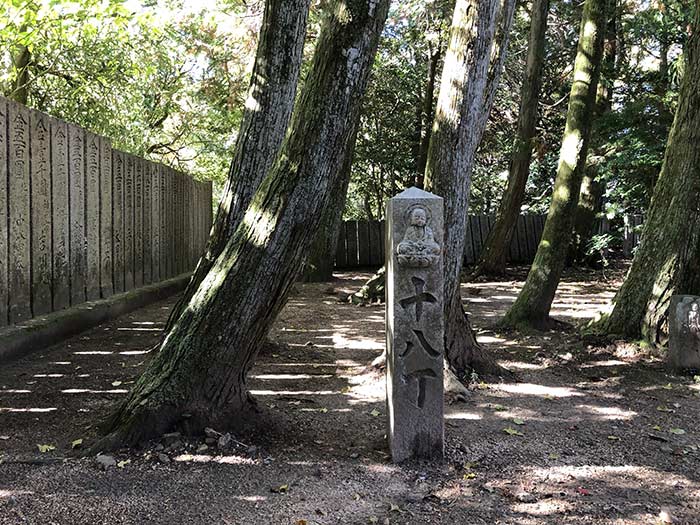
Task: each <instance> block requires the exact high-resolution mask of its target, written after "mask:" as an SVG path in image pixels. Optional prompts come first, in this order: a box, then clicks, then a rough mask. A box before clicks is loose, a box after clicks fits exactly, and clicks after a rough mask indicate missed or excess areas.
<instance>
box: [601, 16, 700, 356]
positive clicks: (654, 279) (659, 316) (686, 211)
mask: <svg viewBox="0 0 700 525" xmlns="http://www.w3.org/2000/svg"><path fill="white" fill-rule="evenodd" d="M686 53H687V57H688V61H687V66H686V70H685V74H684V78H683V81H682V87H681V91H680V95H679V99H678V109H677V110H676V117H675V120H674V122H673V125H672V126H671V131H670V133H669V137H668V142H667V145H666V154H665V156H664V162H663V165H662V167H661V174H660V175H659V180H658V182H657V183H656V186H655V188H654V196H653V198H652V201H651V207H650V208H649V214H648V219H647V220H646V223H645V226H644V233H643V235H642V243H641V245H640V246H639V249H638V250H637V253H636V254H635V256H634V260H633V261H632V267H631V268H630V271H629V273H628V275H627V278H626V279H625V282H624V284H623V285H622V287H621V288H620V291H619V292H618V293H617V295H616V296H615V299H614V301H613V305H614V307H613V310H612V312H611V313H610V315H609V317H607V318H605V319H603V320H602V322H601V323H600V324H601V328H602V329H603V330H604V331H606V332H607V333H609V334H617V335H623V336H625V337H628V338H639V337H643V338H644V339H646V340H648V341H650V342H652V343H655V344H659V343H663V342H664V341H665V338H666V334H667V331H668V327H667V317H668V307H669V303H670V300H671V295H673V294H691V295H697V294H700V208H699V206H698V203H700V148H699V147H698V144H700V9H699V10H698V11H697V12H696V17H695V21H694V23H693V27H692V36H691V37H690V39H689V41H688V44H687V48H686Z"/></svg>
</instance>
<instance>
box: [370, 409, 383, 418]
mask: <svg viewBox="0 0 700 525" xmlns="http://www.w3.org/2000/svg"><path fill="white" fill-rule="evenodd" d="M370 414H372V415H373V416H374V417H377V416H378V415H379V414H381V412H380V411H379V410H377V409H376V408H375V409H374V410H372V411H371V412H370Z"/></svg>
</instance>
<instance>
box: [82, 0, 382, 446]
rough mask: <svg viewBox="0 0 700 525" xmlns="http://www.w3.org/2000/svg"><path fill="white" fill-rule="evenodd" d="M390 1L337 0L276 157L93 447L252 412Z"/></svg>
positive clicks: (219, 423)
mask: <svg viewBox="0 0 700 525" xmlns="http://www.w3.org/2000/svg"><path fill="white" fill-rule="evenodd" d="M285 1H287V0H285ZM388 4H389V1H388V0H357V1H353V2H337V3H336V4H334V5H333V7H332V10H331V11H332V12H330V13H329V14H328V15H327V18H326V19H325V21H324V23H323V27H322V30H321V33H320V35H319V38H318V42H317V45H316V51H315V54H314V58H313V60H312V63H311V66H310V71H309V74H308V77H307V79H306V81H305V83H304V86H303V89H302V92H301V93H300V96H299V99H298V101H297V104H296V105H295V109H294V113H293V116H292V119H291V123H290V126H289V131H288V133H287V137H286V139H285V141H284V143H283V145H282V148H281V150H280V153H279V155H278V156H277V159H276V161H275V162H274V163H273V165H272V167H271V168H270V171H269V173H268V174H267V175H266V176H265V178H264V179H263V182H262V183H261V184H260V187H259V188H258V190H257V191H256V193H255V195H254V197H253V200H252V202H251V204H250V206H249V207H248V210H247V211H246V213H245V215H244V217H243V220H242V221H241V224H240V225H239V226H238V228H236V230H235V232H234V233H233V234H232V235H231V236H230V237H229V238H228V240H227V242H226V244H225V246H224V249H223V250H222V252H221V254H220V255H219V256H218V257H217V258H216V260H215V262H214V265H213V266H212V268H211V270H210V271H209V273H208V274H207V276H206V277H205V279H204V280H203V281H202V284H201V285H200V287H199V289H198V290H197V292H196V293H195V295H194V296H193V297H192V299H191V300H190V302H189V303H188V304H187V307H186V308H185V309H184V311H183V314H182V316H180V318H179V319H178V320H177V322H176V323H175V325H174V326H173V328H172V330H171V331H170V333H168V335H167V336H166V338H165V340H164V342H163V344H162V346H161V348H160V351H159V352H158V354H157V355H155V356H154V358H153V360H152V361H151V362H150V363H149V365H148V367H147V368H146V370H145V372H144V374H143V375H142V376H141V377H140V378H139V380H138V381H137V383H136V385H135V386H134V388H133V390H132V391H131V392H130V393H129V395H128V396H127V398H126V399H125V400H124V402H123V403H122V404H121V405H120V407H119V409H118V410H117V411H116V413H115V414H114V415H113V416H112V417H111V418H110V420H109V421H108V423H107V424H106V425H105V427H106V430H107V431H108V432H109V434H108V435H107V436H106V437H105V438H104V439H103V440H102V441H101V442H100V443H98V444H97V445H96V447H95V448H111V447H115V446H118V445H120V444H127V445H128V444H134V443H138V442H139V441H141V440H142V439H144V438H148V437H152V436H155V435H159V434H161V433H163V432H165V431H167V430H169V429H171V428H173V427H176V426H180V427H181V428H182V429H183V430H185V431H187V432H198V431H201V430H202V429H203V428H204V427H205V426H207V425H208V426H213V427H215V428H231V427H235V426H237V425H240V424H241V423H243V422H244V420H245V418H246V415H247V414H248V409H249V408H251V400H250V398H249V395H248V393H247V388H246V375H247V373H248V370H249V369H250V367H251V366H252V364H253V362H254V360H255V357H256V355H257V352H258V349H259V348H260V345H261V343H262V342H263V339H264V337H265V336H266V334H267V333H268V331H269V329H270V327H271V325H272V323H273V322H274V319H275V317H276V316H277V314H278V313H279V311H280V309H281V308H282V306H283V305H284V303H285V300H286V298H287V296H288V294H289V291H290V289H291V287H292V285H293V283H294V281H295V280H296V278H297V276H298V275H299V272H300V269H301V266H302V263H303V260H304V257H305V256H306V254H307V252H308V250H309V247H310V245H311V242H312V241H313V238H314V235H315V233H316V230H317V228H318V224H319V221H320V219H321V215H322V213H323V210H324V209H325V208H326V207H327V205H328V203H329V202H330V200H331V192H332V191H333V189H334V188H336V186H337V183H338V181H337V179H338V177H340V176H341V175H343V174H344V173H345V172H344V170H342V169H341V168H342V162H343V159H345V158H346V154H347V152H348V150H349V149H350V148H351V147H352V138H353V134H354V130H353V123H354V122H356V115H357V113H358V112H359V109H360V105H361V98H362V95H363V93H364V90H365V87H366V84H367V77H368V75H369V71H370V69H371V64H372V60H373V58H374V54H375V52H376V49H377V44H378V41H379V37H380V34H381V32H382V29H383V26H384V21H385V19H386V16H387V11H388Z"/></svg>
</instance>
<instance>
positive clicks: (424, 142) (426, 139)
mask: <svg viewBox="0 0 700 525" xmlns="http://www.w3.org/2000/svg"><path fill="white" fill-rule="evenodd" d="M441 54H442V39H440V41H438V44H437V46H436V47H435V48H434V49H432V50H431V52H430V56H429V58H428V78H427V81H426V83H425V94H424V95H423V101H422V106H421V111H420V113H421V120H422V122H424V125H423V126H422V127H421V138H420V144H419V146H418V159H417V162H416V164H417V165H416V170H417V171H416V173H417V174H416V187H418V188H421V189H422V188H423V186H424V180H423V178H424V176H425V165H426V164H427V163H428V147H429V146H430V132H431V131H432V127H431V125H430V124H431V123H432V121H433V106H434V105H435V81H436V80H437V70H438V63H439V62H440V55H441Z"/></svg>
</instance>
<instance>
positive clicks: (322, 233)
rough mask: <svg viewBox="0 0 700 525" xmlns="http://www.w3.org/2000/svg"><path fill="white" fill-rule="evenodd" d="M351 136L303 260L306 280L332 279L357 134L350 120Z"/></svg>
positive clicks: (355, 126)
mask: <svg viewBox="0 0 700 525" xmlns="http://www.w3.org/2000/svg"><path fill="white" fill-rule="evenodd" d="M354 128H355V132H354V136H353V139H352V148H351V149H350V151H349V152H348V154H347V157H346V158H345V160H344V162H343V167H342V168H341V169H342V170H343V173H342V175H341V176H340V177H339V178H338V187H337V188H335V189H334V190H333V192H332V195H331V201H330V203H329V205H328V206H327V207H326V209H325V210H324V212H323V217H322V218H321V225H320V227H319V230H318V233H317V234H316V237H315V238H314V242H313V243H311V248H310V249H309V254H308V256H307V258H306V262H305V263H304V276H303V279H302V280H304V281H306V282H311V283H323V282H328V281H330V280H332V279H333V268H334V267H335V252H336V249H337V246H338V235H339V234H340V224H341V223H342V222H343V210H344V209H345V199H346V198H347V195H348V186H349V185H350V171H351V169H352V158H353V152H354V150H355V137H356V136H357V129H358V123H357V122H355V123H354Z"/></svg>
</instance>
